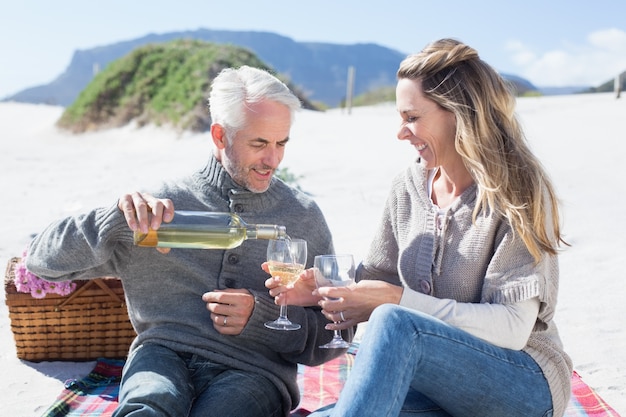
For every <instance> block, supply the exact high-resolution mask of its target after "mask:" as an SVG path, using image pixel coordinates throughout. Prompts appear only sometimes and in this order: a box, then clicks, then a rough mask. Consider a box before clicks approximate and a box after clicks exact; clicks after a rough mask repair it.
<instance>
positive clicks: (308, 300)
mask: <svg viewBox="0 0 626 417" xmlns="http://www.w3.org/2000/svg"><path fill="white" fill-rule="evenodd" d="M261 268H263V270H264V271H265V272H267V273H268V274H269V273H270V271H269V268H268V263H267V262H264V263H263V264H262V265H261ZM265 286H266V287H267V288H268V289H269V290H270V291H269V293H270V295H271V296H272V297H274V303H276V304H277V305H281V304H282V302H283V300H285V299H286V304H287V305H294V306H301V307H310V306H315V305H317V303H318V301H319V300H320V297H318V296H316V295H313V291H314V290H315V275H314V274H313V269H307V270H305V271H304V272H302V273H301V274H300V277H299V278H298V280H297V281H296V282H295V283H293V284H291V285H281V284H280V279H279V278H274V277H269V278H268V279H267V280H266V281H265Z"/></svg>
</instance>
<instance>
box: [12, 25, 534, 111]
mask: <svg viewBox="0 0 626 417" xmlns="http://www.w3.org/2000/svg"><path fill="white" fill-rule="evenodd" d="M181 38H182V39H195V40H202V41H208V42H215V43H219V44H232V45H237V46H242V47H245V48H248V49H250V50H251V51H252V52H254V53H255V54H256V55H257V56H258V57H259V59H261V60H262V61H263V62H265V63H266V64H268V65H269V66H271V67H272V68H273V69H274V70H275V71H277V72H279V73H280V74H282V75H284V76H286V77H287V78H288V79H289V80H290V81H291V83H292V84H294V85H295V86H297V87H299V88H300V90H301V91H302V93H303V94H304V95H305V96H306V97H307V98H308V99H309V100H310V101H312V102H320V103H324V104H325V105H327V106H329V107H336V106H338V105H340V104H341V103H342V102H343V100H345V97H346V86H347V78H348V68H349V67H350V66H353V67H354V68H355V70H356V72H355V81H354V91H353V94H354V95H355V96H358V95H360V94H364V93H367V92H371V91H375V90H377V89H380V88H383V87H389V86H394V85H395V82H396V70H397V69H398V65H399V63H400V61H402V59H404V57H405V56H406V54H404V53H401V52H398V51H396V50H393V49H390V48H386V47H383V46H380V45H376V44H371V43H368V44H354V45H341V44H330V43H316V42H296V41H294V40H292V39H290V38H287V37H285V36H281V35H277V34H274V33H270V32H255V31H224V30H209V29H198V30H195V31H181V32H171V33H165V34H148V35H146V36H144V37H141V38H137V39H133V40H129V41H124V42H118V43H114V44H111V45H105V46H100V47H95V48H92V49H85V50H77V51H76V52H74V55H73V57H72V60H71V62H70V64H69V66H68V67H67V68H66V70H65V72H63V73H62V74H61V75H60V76H58V77H57V78H56V79H55V80H53V81H52V82H51V83H49V84H45V85H40V86H36V87H31V88H27V89H25V90H22V91H20V92H18V93H16V94H14V95H12V96H10V97H7V98H5V99H4V100H3V101H18V102H25V103H45V104H54V105H61V106H69V105H70V104H72V103H73V102H74V100H75V99H76V98H77V97H78V95H79V93H80V92H81V91H82V90H83V89H84V88H85V87H87V85H88V84H89V83H90V82H91V80H92V79H93V77H94V74H95V73H96V72H97V71H99V70H102V69H104V68H105V67H106V66H107V65H108V64H110V63H111V62H113V61H115V60H117V59H119V58H121V57H123V56H126V55H127V54H129V53H130V52H132V51H133V50H134V49H136V48H138V47H140V46H145V45H147V44H150V43H164V42H169V41H171V40H174V39H181ZM502 75H503V77H504V78H506V79H508V80H510V81H511V82H512V83H513V85H514V86H515V89H516V91H517V93H518V94H523V93H524V92H527V91H537V90H538V89H537V88H536V87H534V86H533V85H532V84H531V83H530V82H528V81H527V80H524V79H523V78H521V77H517V76H515V75H509V74H502Z"/></svg>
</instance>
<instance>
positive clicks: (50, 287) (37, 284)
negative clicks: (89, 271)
mask: <svg viewBox="0 0 626 417" xmlns="http://www.w3.org/2000/svg"><path fill="white" fill-rule="evenodd" d="M27 255H28V252H27V251H26V250H24V252H23V253H22V258H21V259H20V260H19V261H18V262H17V263H16V264H15V265H14V267H13V273H14V275H15V277H14V280H13V282H14V284H15V289H16V290H17V291H18V292H23V293H30V295H31V296H32V297H33V298H44V297H45V296H46V295H47V294H59V295H62V296H66V295H68V294H70V293H71V292H72V291H74V290H75V289H76V283H75V282H72V281H61V282H52V281H46V280H45V279H42V278H39V277H38V276H37V275H35V274H33V273H32V272H30V271H29V270H28V269H26V256H27Z"/></svg>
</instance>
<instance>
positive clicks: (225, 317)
mask: <svg viewBox="0 0 626 417" xmlns="http://www.w3.org/2000/svg"><path fill="white" fill-rule="evenodd" d="M227 318H228V316H224V324H222V326H224V327H226V319H227Z"/></svg>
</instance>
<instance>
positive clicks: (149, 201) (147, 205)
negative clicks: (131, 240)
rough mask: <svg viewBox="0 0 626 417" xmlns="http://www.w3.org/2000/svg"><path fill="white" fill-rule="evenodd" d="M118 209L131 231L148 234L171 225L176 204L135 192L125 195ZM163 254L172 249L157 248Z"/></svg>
mask: <svg viewBox="0 0 626 417" xmlns="http://www.w3.org/2000/svg"><path fill="white" fill-rule="evenodd" d="M117 207H118V208H119V209H120V210H121V211H122V213H124V217H125V218H126V223H127V224H128V227H129V228H130V230H132V231H133V232H134V231H137V230H140V231H141V232H142V233H148V229H153V230H158V228H159V227H161V223H163V222H165V223H169V222H171V221H172V219H173V218H174V203H173V202H172V200H170V199H167V198H156V197H154V196H152V195H150V194H147V193H140V192H134V193H131V194H124V195H123V196H122V197H120V199H119V200H118V202H117ZM156 249H157V250H158V251H159V252H161V253H168V252H169V251H170V248H156Z"/></svg>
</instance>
